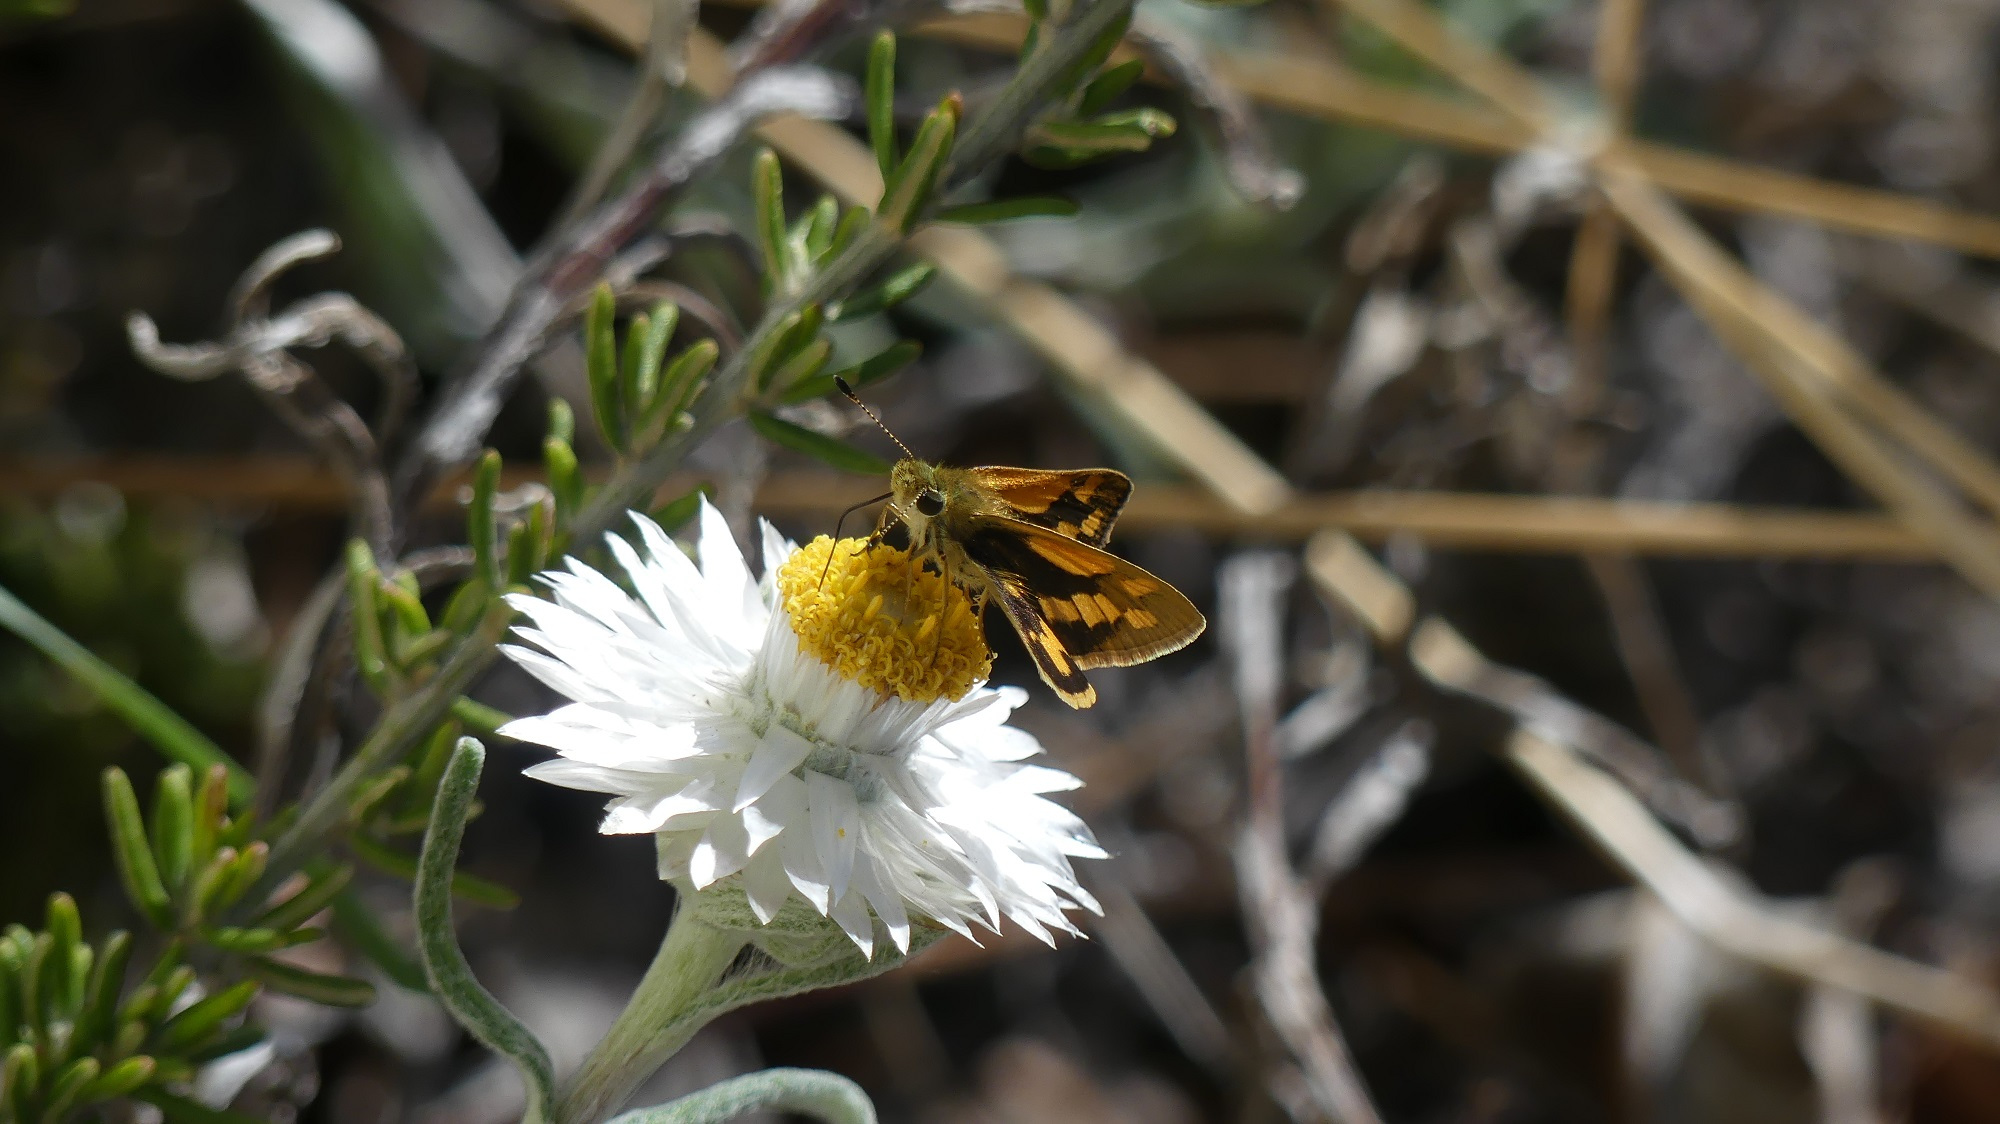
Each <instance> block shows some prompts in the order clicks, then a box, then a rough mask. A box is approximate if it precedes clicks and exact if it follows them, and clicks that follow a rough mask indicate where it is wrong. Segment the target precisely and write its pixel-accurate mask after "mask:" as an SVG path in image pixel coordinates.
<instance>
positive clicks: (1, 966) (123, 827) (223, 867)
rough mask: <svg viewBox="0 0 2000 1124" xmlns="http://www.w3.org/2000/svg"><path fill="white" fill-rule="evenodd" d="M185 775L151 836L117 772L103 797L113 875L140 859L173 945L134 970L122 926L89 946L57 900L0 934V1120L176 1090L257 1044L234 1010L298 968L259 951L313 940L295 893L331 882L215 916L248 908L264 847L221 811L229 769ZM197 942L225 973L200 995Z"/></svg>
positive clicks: (43, 1118)
mask: <svg viewBox="0 0 2000 1124" xmlns="http://www.w3.org/2000/svg"><path fill="white" fill-rule="evenodd" d="M189 780H190V774H189V770H188V769H187V767H186V766H182V765H176V766H174V767H173V768H171V769H169V770H167V771H166V774H164V775H163V776H162V778H161V784H160V786H159V792H158V793H156V804H157V805H158V807H159V809H160V811H159V812H156V813H155V818H154V823H153V830H152V831H151V832H150V833H148V832H147V831H146V829H145V825H144V824H143V823H139V822H138V801H137V798H136V797H135V796H134V795H133V793H132V788H131V783H130V781H129V780H127V779H126V777H125V775H124V774H123V773H122V772H119V771H117V770H115V769H114V770H111V771H109V772H108V773H107V774H106V777H105V793H106V801H107V803H108V804H112V805H115V806H117V809H118V810H117V811H116V812H115V813H114V816H115V819H116V822H117V823H118V824H119V826H118V828H117V834H118V836H119V840H118V842H119V849H120V867H121V871H122V872H123V873H125V874H126V876H127V880H128V885H129V884H130V882H131V881H133V878H134V872H133V871H132V870H131V869H129V868H130V867H131V866H133V865H134V864H138V865H140V866H142V867H143V868H144V870H145V872H146V873H145V874H143V875H140V876H139V878H138V880H139V881H142V882H144V883H145V884H146V885H147V886H148V888H149V890H148V895H147V898H148V902H147V905H146V907H145V908H144V909H143V910H142V912H144V913H145V914H146V916H147V918H148V919H149V920H153V921H156V922H157V921H158V920H159V919H160V917H161V916H164V917H165V918H166V919H167V920H169V921H171V922H172V924H171V925H170V926H162V928H163V930H165V931H167V932H169V933H170V934H172V935H171V939H169V940H167V941H166V942H165V943H164V945H163V946H162V947H161V949H160V951H159V953H158V955H157V957H156V958H155V959H154V960H153V962H152V964H151V966H150V967H149V968H147V969H146V970H145V971H144V972H143V973H135V972H134V970H133V967H134V965H133V950H134V944H135V942H134V940H133V938H132V936H131V935H130V934H129V933H124V932H114V933H111V934H110V935H108V936H106V937H105V938H104V939H103V940H101V941H98V942H96V943H91V942H89V941H87V940H85V938H84V936H83V924H82V919H81V918H80V917H79V916H78V914H77V909H76V903H75V902H74V901H72V900H71V899H70V898H69V896H68V895H66V894H56V895H53V896H52V897H50V899H49V904H48V912H47V918H46V921H45V923H44V925H43V927H42V928H41V929H40V930H39V931H35V930H29V929H27V928H26V927H24V926H21V925H12V926H9V927H8V928H7V929H6V930H5V931H4V932H0V1124H40V1122H48V1121H63V1120H68V1119H72V1118H74V1117H76V1116H78V1115H81V1114H84V1113H87V1112H91V1111H92V1110H94V1109H96V1108H98V1107H99V1106H102V1105H105V1104H107V1103H110V1102H114V1101H118V1100H123V1099H127V1098H140V1099H148V1100H151V1099H155V1098H174V1097H175V1096H176V1093H177V1091H178V1090H181V1089H184V1087H185V1086H186V1085H187V1083H188V1082H189V1081H190V1080H191V1079H192V1078H193V1077H194V1074H195V1071H196V1070H197V1069H198V1068H199V1067H200V1066H202V1065H204V1064H206V1063H207V1062H210V1061H213V1060H214V1059H216V1058H219V1057H221V1056H223V1055H225V1054H231V1053H235V1052H236V1051H238V1050H242V1049H244V1048H246V1047H249V1046H252V1045H254V1044H256V1043H257V1042H258V1041H259V1040H260V1039H261V1038H262V1034H261V1033H260V1032H259V1031H257V1030H256V1029H255V1028H254V1027H251V1026H248V1025H247V1024H245V1023H244V1021H243V1013H244V1011H245V1009H246V1008H248V1007H249V1005H250V1002H251V1000H253V999H255V998H256V996H257V995H258V993H259V992H260V991H262V990H263V988H264V987H266V986H274V987H275V986H278V985H276V984H274V983H273V982H272V980H271V978H270V977H271V976H272V975H273V974H274V973H275V974H282V973H287V972H289V973H297V974H300V975H305V973H299V972H298V970H297V969H294V968H290V967H289V966H287V965H284V964H282V963H281V962H279V961H277V960H273V959H271V958H270V957H269V955H268V954H269V953H273V952H277V951H279V950H280V949H282V948H285V947H288V946H290V945H295V944H303V943H307V942H309V941H313V940H317V939H319V937H320V935H321V934H320V932H319V930H316V929H305V928H300V927H299V925H300V924H301V923H302V922H303V921H305V920H309V919H310V918H311V916H312V914H311V913H305V912H302V911H301V910H300V909H299V908H297V907H296V906H293V905H292V901H293V900H294V899H298V898H305V899H306V900H307V901H308V902H309V903H310V902H316V903H319V904H322V905H323V904H324V902H325V901H326V900H327V898H328V897H329V896H330V891H329V890H328V889H327V887H329V886H331V887H332V890H334V891H337V890H338V887H339V881H340V878H330V879H329V880H328V881H326V882H325V883H314V882H307V883H306V884H305V885H304V886H303V887H301V888H300V889H299V890H298V891H297V893H296V894H294V895H292V898H290V899H287V900H286V901H285V902H282V903H280V904H279V905H277V906H275V907H273V908H272V909H270V910H267V911H265V912H264V913H263V914H262V915H261V916H259V917H257V918H256V919H255V920H253V921H251V922H250V923H249V924H247V925H242V926H217V925H215V924H213V922H214V921H215V920H216V919H217V918H219V917H220V916H221V915H222V914H223V913H224V912H227V911H229V910H230V909H231V908H232V907H241V906H242V905H243V904H244V898H243V895H244V891H245V890H247V889H248V887H249V885H250V882H251V881H252V880H254V874H255V873H256V872H257V871H258V870H260V869H261V867H260V865H259V864H260V862H261V859H262V854H263V852H262V844H260V843H254V842H251V843H245V842H244V836H245V835H246V834H247V828H246V825H247V824H248V822H249V821H247V820H232V819H230V818H228V817H227V816H226V815H223V814H222V813H221V811H220V810H221V808H222V806H223V801H224V797H225V794H226V785H227V783H228V782H227V775H226V773H225V771H224V770H222V769H221V768H215V769H211V770H210V771H209V772H208V773H207V774H206V775H205V776H204V778H203V780H202V784H201V786H200V788H199V789H191V788H190V786H189ZM239 847H240V849H239ZM137 856H144V857H143V858H139V857H137ZM154 891H158V892H154ZM162 894H163V895H164V897H162ZM313 912H315V913H316V912H317V910H314V911H313ZM203 946H206V949H207V953H208V955H207V956H206V957H205V960H208V961H213V962H215V963H218V964H219V965H220V971H218V972H215V973H213V974H212V979H211V982H210V983H208V984H207V985H206V986H205V987H203V988H201V989H199V990H197V989H196V982H195V980H196V976H195V971H194V969H193V967H192V966H191V965H190V964H189V963H188V957H189V956H190V955H191V953H192V952H193V951H194V950H195V949H197V948H201V947H203ZM135 976H136V978H135ZM320 979H321V980H322V981H324V984H325V985H326V986H337V987H339V988H341V989H343V991H344V994H345V995H346V996H347V997H348V998H349V999H350V1000H352V1001H357V1002H366V1001H367V1000H368V999H369V998H371V997H372V994H373V991H372V989H371V988H369V986H368V985H367V984H366V983H364V982H362V981H359V980H347V979H339V978H338V977H321V978H320ZM224 981H229V982H224ZM284 990H288V991H291V992H292V993H294V994H298V993H300V989H298V988H290V987H287V988H284Z"/></svg>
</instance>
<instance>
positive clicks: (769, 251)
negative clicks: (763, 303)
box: [750, 148, 793, 292]
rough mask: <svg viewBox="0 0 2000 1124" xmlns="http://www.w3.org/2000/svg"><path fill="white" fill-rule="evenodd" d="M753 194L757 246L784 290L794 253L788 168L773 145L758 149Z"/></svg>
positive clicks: (752, 174) (777, 287) (776, 285)
mask: <svg viewBox="0 0 2000 1124" xmlns="http://www.w3.org/2000/svg"><path fill="white" fill-rule="evenodd" d="M750 196H751V201H752V205H753V207H754V209H755V211H756V216H757V248H758V249H759V250H761V251H762V252H763V255H764V272H765V273H766V274H767V275H768V276H769V277H770V281H771V286H772V288H773V289H774V290H777V291H780V292H782V291H784V289H785V287H786V284H787V283H788V282H789V281H790V280H791V278H792V274H793V269H792V255H791V245H790V239H788V238H787V237H786V230H785V172H784V169H783V168H782V167H781V166H779V164H778V154H777V153H775V152H772V151H771V150H770V149H768V148H766V149H761V150H759V151H758V153H757V163H756V164H755V166H753V167H752V169H751V172H750Z"/></svg>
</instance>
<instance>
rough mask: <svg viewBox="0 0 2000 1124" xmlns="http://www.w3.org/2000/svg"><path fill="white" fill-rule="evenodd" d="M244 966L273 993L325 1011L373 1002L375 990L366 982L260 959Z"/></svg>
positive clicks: (250, 961) (361, 1005)
mask: <svg viewBox="0 0 2000 1124" xmlns="http://www.w3.org/2000/svg"><path fill="white" fill-rule="evenodd" d="M246 964H247V966H248V967H249V969H250V974H251V975H252V976H254V977H256V979H257V980H258V981H260V982H262V983H263V984H264V986H265V987H268V988H270V989H271V990H272V991H278V992H283V993H284V994H286V995H292V996H297V997H298V998H300V999H310V1000H312V1001H313V1002H314V1003H319V1004H323V1005H325V1006H328V1007H366V1006H367V1005H368V1004H370V1003H373V1002H374V1001H375V986H374V985H373V984H371V983H369V982H368V981H366V980H355V979H349V978H348V977H346V976H329V975H322V974H321V973H319V972H308V971H306V970H305V969H303V968H298V967H294V966H292V965H290V964H286V963H284V962H283V961H278V960H272V959H269V958H268V957H263V956H255V957H252V958H250V960H248V961H247V962H246Z"/></svg>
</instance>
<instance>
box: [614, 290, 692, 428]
mask: <svg viewBox="0 0 2000 1124" xmlns="http://www.w3.org/2000/svg"><path fill="white" fill-rule="evenodd" d="M680 319H681V310H680V309H679V308H678V307H676V306H675V305H673V304H672V303H670V302H668V301H661V302H660V303H658V304H656V305H654V306H653V311H652V312H651V313H650V314H648V315H646V316H642V317H640V318H639V319H638V320H635V321H633V323H632V329H631V334H630V335H629V336H628V337H627V338H626V343H625V346H626V347H628V348H631V349H632V351H633V352H634V353H635V354H636V356H637V358H636V360H635V362H634V364H633V367H632V371H633V375H632V382H631V385H629V386H627V387H626V388H625V401H627V402H629V403H631V409H632V412H633V414H634V416H637V415H638V414H640V413H641V412H643V411H644V410H645V409H646V408H647V407H649V406H651V405H652V403H653V400H654V399H655V398H657V397H658V396H659V393H660V366H661V364H663V363H665V362H666V358H667V341H669V340H671V339H673V338H674V329H675V328H677V327H679V326H680ZM642 328H643V330H642Z"/></svg>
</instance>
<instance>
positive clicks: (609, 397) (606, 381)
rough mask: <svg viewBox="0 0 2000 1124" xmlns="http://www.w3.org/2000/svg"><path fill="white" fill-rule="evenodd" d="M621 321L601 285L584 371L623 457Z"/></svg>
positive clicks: (590, 317) (607, 434)
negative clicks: (620, 388) (617, 324)
mask: <svg viewBox="0 0 2000 1124" xmlns="http://www.w3.org/2000/svg"><path fill="white" fill-rule="evenodd" d="M617 317H618V298H617V297H616V296H615V295H613V294H612V292H611V286H610V285H608V284H604V283H599V284H598V286H597V290H596V291H595V292H593V293H592V294H591V297H590V310H589V312H587V313H586V314H585V315H584V321H583V369H584V374H585V375H586V376H587V378H588V379H589V382H590V405H591V411H592V412H593V413H595V414H596V415H597V427H598V429H600V430H602V431H603V433H604V440H605V442H606V443H607V444H609V445H610V446H611V447H612V448H613V449H615V450H617V451H618V452H621V453H622V452H624V451H625V448H626V446H625V434H626V421H627V419H626V417H625V410H624V403H623V402H622V401H621V399H620V396H619V386H618V331H617V326H616V324H615V323H614V321H616V319H617ZM496 588H497V587H496Z"/></svg>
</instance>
